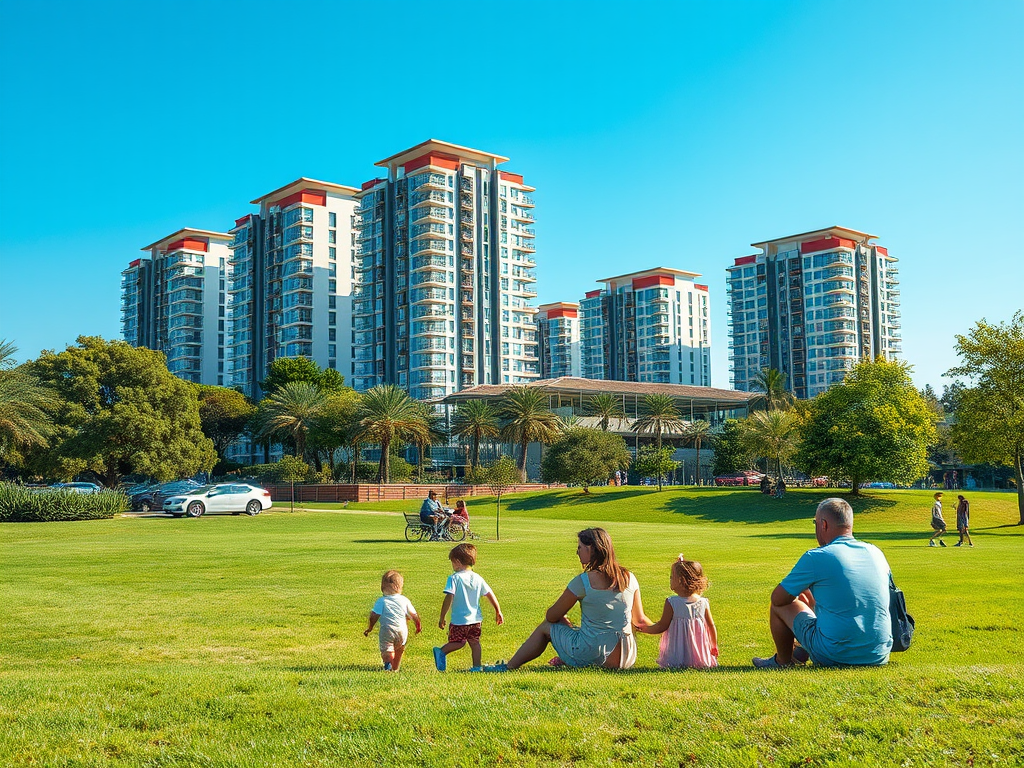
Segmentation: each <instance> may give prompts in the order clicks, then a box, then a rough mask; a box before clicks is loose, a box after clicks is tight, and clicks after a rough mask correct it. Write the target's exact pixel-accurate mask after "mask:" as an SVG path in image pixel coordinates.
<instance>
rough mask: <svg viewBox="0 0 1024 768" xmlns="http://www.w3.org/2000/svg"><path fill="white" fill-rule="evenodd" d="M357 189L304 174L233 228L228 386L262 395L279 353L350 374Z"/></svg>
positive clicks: (259, 200) (255, 202)
mask: <svg viewBox="0 0 1024 768" xmlns="http://www.w3.org/2000/svg"><path fill="white" fill-rule="evenodd" d="M356 192H358V190H357V189H355V188H354V187H345V186H342V185H340V184H332V183H330V182H326V181H316V180H315V179H307V178H300V179H297V180H295V181H293V182H291V183H290V184H286V185H285V186H283V187H280V188H279V189H275V190H274V191H273V192H270V193H268V194H266V195H263V196H261V197H258V198H256V199H255V200H253V201H252V204H253V205H258V206H259V212H258V213H252V214H248V215H246V216H243V217H242V218H240V219H238V220H236V221H235V226H234V228H232V230H231V249H232V257H231V262H230V284H229V312H228V314H229V332H230V336H229V340H228V342H229V343H228V348H229V351H228V356H227V358H228V360H227V363H228V365H227V370H228V372H229V374H230V381H229V384H230V386H234V387H239V388H241V389H242V391H244V392H245V393H246V394H249V395H256V394H258V387H259V382H260V381H262V380H263V378H264V377H265V376H266V372H267V366H269V365H270V363H271V362H273V361H274V360H275V359H277V358H279V357H308V358H311V359H312V360H314V361H315V362H316V363H317V364H318V365H319V366H320V367H321V368H336V369H338V370H339V371H340V372H341V373H342V374H344V376H345V378H346V380H348V379H349V377H350V376H351V360H352V355H351V349H352V348H351V334H352V288H353V279H354V277H355V273H354V268H353V249H354V241H353V232H352V223H353V216H354V211H355V206H356V201H355V197H354V195H355V193H356Z"/></svg>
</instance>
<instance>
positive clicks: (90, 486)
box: [50, 483, 103, 493]
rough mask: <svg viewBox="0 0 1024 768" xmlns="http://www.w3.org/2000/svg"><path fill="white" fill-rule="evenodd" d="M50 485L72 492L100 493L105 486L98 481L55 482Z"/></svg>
mask: <svg viewBox="0 0 1024 768" xmlns="http://www.w3.org/2000/svg"><path fill="white" fill-rule="evenodd" d="M50 487H51V488H56V489H58V490H61V491H70V492H71V493H99V492H100V491H102V490H103V486H101V485H97V484H96V483H54V484H53V485H51V486H50Z"/></svg>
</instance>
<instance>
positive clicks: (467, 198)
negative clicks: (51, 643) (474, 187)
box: [459, 195, 473, 211]
mask: <svg viewBox="0 0 1024 768" xmlns="http://www.w3.org/2000/svg"><path fill="white" fill-rule="evenodd" d="M459 204H460V205H461V206H462V210H464V211H471V210H473V196H472V195H459Z"/></svg>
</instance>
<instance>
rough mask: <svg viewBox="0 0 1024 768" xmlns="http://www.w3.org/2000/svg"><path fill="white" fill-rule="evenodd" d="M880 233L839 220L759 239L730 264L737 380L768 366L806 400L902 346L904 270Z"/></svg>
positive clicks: (748, 379) (742, 383) (744, 381)
mask: <svg viewBox="0 0 1024 768" xmlns="http://www.w3.org/2000/svg"><path fill="white" fill-rule="evenodd" d="M875 239H876V236H875V235H869V234H867V233H866V232H858V231H856V230H853V229H846V228H844V227H829V228H827V229H819V230H815V231H813V232H804V233H803V234H799V235H790V236H789V237H783V238H779V239H777V240H768V241H765V242H762V243H754V244H753V245H754V247H755V248H759V249H760V252H759V253H756V254H754V255H751V256H744V257H741V258H738V259H736V261H735V264H733V266H731V267H728V273H729V278H728V284H727V288H728V294H729V306H728V313H729V322H730V329H729V335H730V339H729V358H730V363H731V368H732V384H733V386H734V387H735V388H736V389H740V390H749V389H750V388H751V385H752V383H753V380H754V377H755V376H756V375H757V374H758V372H759V371H760V370H761V369H763V368H774V369H776V370H779V371H781V372H782V373H784V374H786V378H787V381H788V383H789V388H790V390H791V391H792V392H793V394H794V395H795V396H796V397H800V398H806V397H813V396H814V395H816V394H818V393H819V392H822V391H823V390H825V389H826V388H828V387H829V386H830V385H831V384H834V383H836V382H839V381H842V380H843V378H844V377H845V376H846V372H847V371H848V370H849V369H850V368H852V367H853V364H854V363H855V362H856V361H857V360H861V359H864V358H868V359H873V358H875V357H878V356H882V357H885V358H889V359H891V358H892V357H893V356H895V355H897V354H899V353H900V352H901V348H900V331H899V328H900V310H899V304H900V300H899V293H900V292H899V288H898V285H899V279H898V274H899V270H898V268H897V266H896V259H895V258H894V257H892V256H890V255H889V252H888V251H887V250H886V249H885V248H883V247H882V246H880V245H876V244H875V243H874V242H873V241H874V240H875Z"/></svg>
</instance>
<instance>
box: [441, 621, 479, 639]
mask: <svg viewBox="0 0 1024 768" xmlns="http://www.w3.org/2000/svg"><path fill="white" fill-rule="evenodd" d="M479 639H480V625H479V624H449V625H448V642H449V643H471V642H473V641H474V640H479Z"/></svg>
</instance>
